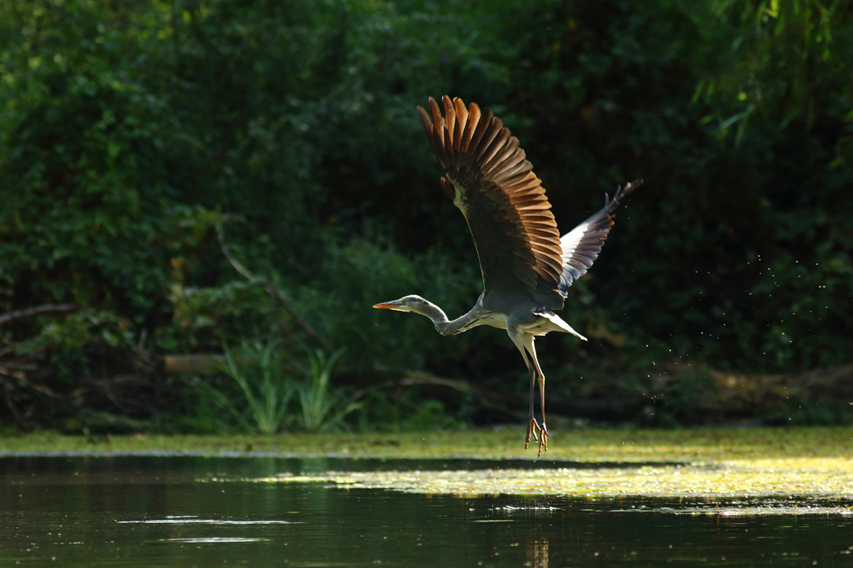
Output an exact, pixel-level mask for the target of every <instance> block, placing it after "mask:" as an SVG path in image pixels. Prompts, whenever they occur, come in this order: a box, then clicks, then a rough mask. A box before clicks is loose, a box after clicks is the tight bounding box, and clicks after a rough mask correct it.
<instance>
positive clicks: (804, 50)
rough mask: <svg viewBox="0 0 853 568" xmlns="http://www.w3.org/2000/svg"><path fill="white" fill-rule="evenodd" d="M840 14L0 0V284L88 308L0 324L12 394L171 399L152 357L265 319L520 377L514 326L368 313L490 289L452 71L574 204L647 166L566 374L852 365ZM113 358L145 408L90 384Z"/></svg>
mask: <svg viewBox="0 0 853 568" xmlns="http://www.w3.org/2000/svg"><path fill="white" fill-rule="evenodd" d="M851 20H853V9H851V8H850V7H848V6H847V5H846V4H845V3H830V2H821V1H819V0H805V1H803V0H801V1H793V0H791V1H785V0H779V1H775V0H774V1H769V2H757V1H751V2H742V3H732V2H728V1H723V0H705V1H703V2H688V1H686V0H685V1H678V0H654V1H653V0H647V1H646V0H644V1H641V2H630V1H628V0H604V1H600V0H597V1H594V0H578V1H574V2H565V1H557V0H540V1H537V2H532V3H531V2H529V1H525V2H521V1H520V0H511V1H507V2H504V3H502V5H501V9H500V10H496V9H495V5H494V3H487V2H464V3H463V2H458V1H453V0H444V1H436V2H423V1H417V0H408V1H399V2H386V3H371V2H346V1H344V0H323V1H318V2H302V1H297V0H289V1H263V0H258V1H254V2H249V3H247V2H237V1H236V0H184V1H180V2H176V3H172V4H163V3H160V2H153V1H144V0H138V1H134V2H126V3H114V2H107V1H105V0H41V1H36V2H29V1H28V2H24V1H21V0H7V1H6V2H4V3H3V4H2V6H1V7H0V22H2V23H0V28H2V29H0V74H2V75H0V101H2V108H0V197H2V203H3V205H2V208H0V286H2V292H3V297H2V300H0V301H2V303H3V306H4V308H5V310H6V311H7V312H14V311H16V310H21V309H26V308H30V307H34V306H43V305H50V304H63V305H64V304H76V305H78V306H80V307H82V308H83V311H82V314H84V315H80V314H78V315H74V316H65V315H64V314H65V312H64V311H63V312H60V313H59V314H57V313H45V314H42V315H40V316H36V317H28V318H25V317H19V318H15V319H11V320H9V321H7V322H6V323H5V324H4V325H3V326H2V327H0V332H2V334H0V360H2V361H3V364H2V365H0V366H3V367H4V369H6V370H7V372H6V374H4V375H2V377H0V380H2V381H3V383H4V385H5V389H6V393H7V395H6V396H7V406H8V407H9V408H10V409H11V412H13V413H18V415H16V417H17V418H18V419H19V421H21V420H22V418H21V416H20V415H21V414H25V413H27V412H29V413H30V418H29V419H32V420H35V421H38V419H39V418H45V419H47V418H46V417H47V413H48V410H47V409H48V408H52V409H53V410H52V412H58V413H59V414H60V415H62V414H63V412H67V411H68V410H67V409H73V408H80V407H85V406H94V407H98V408H105V409H108V410H111V411H119V412H121V413H125V414H128V415H132V416H135V417H139V418H146V417H150V416H151V415H153V414H156V413H157V412H166V413H168V412H170V408H171V411H174V407H170V405H173V404H177V403H175V402H174V401H176V400H179V399H180V398H181V395H180V393H179V392H177V391H181V390H182V388H183V387H182V386H181V383H179V382H177V383H176V382H173V381H172V380H167V379H165V378H164V377H163V375H162V370H161V369H160V368H158V366H157V365H156V364H154V363H152V361H155V360H156V355H157V354H158V353H159V354H162V353H187V352H210V351H220V350H221V349H222V342H223V341H224V342H227V343H232V344H233V343H238V342H240V341H244V340H252V341H254V340H256V339H264V338H267V337H285V338H287V340H286V341H285V342H284V343H285V344H290V345H291V348H292V349H293V353H294V355H293V356H298V353H304V352H305V349H304V348H303V347H302V344H306V345H311V346H312V347H311V349H313V348H314V347H316V346H318V345H322V346H323V347H324V348H327V349H329V350H335V349H338V348H345V349H346V351H345V353H346V355H345V358H344V360H343V361H342V362H341V364H339V368H340V369H344V370H347V369H348V371H346V372H348V373H349V374H350V380H352V381H355V382H361V383H364V382H365V381H370V380H371V377H372V376H373V374H374V373H375V372H376V370H377V369H380V370H381V369H389V368H390V369H427V370H430V371H432V372H434V373H437V374H440V375H443V376H454V377H465V378H469V379H472V380H474V381H492V382H493V384H498V382H499V381H503V380H505V379H509V382H507V384H508V385H510V386H509V387H508V388H512V389H513V390H514V389H515V385H519V386H521V385H522V383H523V381H524V380H525V378H524V376H523V375H524V374H523V373H522V372H521V370H522V367H521V363H520V361H519V360H518V356H517V353H515V351H514V348H513V347H512V346H511V344H509V342H508V341H507V340H506V338H505V335H504V334H503V332H498V331H486V330H478V331H476V332H474V333H470V334H466V335H464V336H460V337H457V338H453V339H447V338H441V337H439V336H437V335H436V334H435V333H434V331H433V330H432V327H431V326H430V325H429V324H428V322H426V321H425V320H422V319H421V318H413V317H407V316H403V315H400V314H388V313H372V311H371V310H370V309H369V307H370V305H371V304H372V303H375V302H377V301H382V300H389V299H393V298H396V297H399V296H402V295H404V294H406V293H419V294H422V295H424V296H427V297H429V298H431V299H433V300H435V301H437V302H438V303H439V304H441V305H443V306H444V307H445V309H446V310H447V311H448V313H449V314H450V315H451V316H453V315H457V314H460V313H462V312H463V311H464V310H466V309H467V308H468V307H469V306H470V304H471V303H472V302H473V301H474V299H475V298H476V296H477V294H478V291H479V286H480V284H479V282H478V271H477V266H476V256H475V253H474V249H473V246H472V244H471V240H470V236H469V235H468V234H467V228H466V226H465V223H464V222H463V221H462V218H461V216H460V215H459V213H458V211H456V210H455V209H454V208H453V207H452V205H451V204H450V203H448V202H447V201H446V200H445V199H444V197H443V195H442V193H441V191H439V189H438V186H437V183H436V177H437V174H438V171H437V168H436V167H435V163H434V159H433V157H432V156H431V154H430V151H429V148H428V145H427V144H426V141H425V139H424V137H423V134H422V132H421V130H420V124H419V121H418V120H417V117H416V115H415V114H414V112H413V107H414V105H415V104H424V103H425V101H426V98H427V97H428V96H440V95H442V94H444V93H449V94H452V95H459V96H462V97H463V98H464V99H465V100H466V101H468V100H472V101H476V102H479V103H480V104H481V105H483V106H490V107H492V108H493V109H494V110H495V112H496V113H497V114H498V115H499V116H502V117H503V118H504V120H505V123H506V124H507V125H508V126H510V127H511V128H512V129H513V132H514V134H516V135H517V136H519V138H520V139H521V141H522V145H523V147H524V148H525V150H526V151H527V153H528V156H529V157H530V159H531V161H533V163H534V165H535V167H536V172H537V173H538V175H539V176H540V177H542V178H543V180H544V181H545V185H546V187H547V188H548V191H549V197H550V199H551V202H552V204H553V206H554V211H555V214H556V216H557V219H558V222H559V223H560V225H561V228H562V229H564V230H568V229H570V228H571V226H572V223H573V222H574V221H578V220H581V219H582V218H583V217H584V216H585V215H586V214H588V213H589V212H590V211H592V210H594V209H595V208H597V207H599V206H600V203H601V199H602V194H603V192H604V191H612V190H613V188H614V187H615V185H616V184H619V183H624V182H626V181H629V180H630V179H633V178H636V177H644V178H645V180H646V186H645V187H644V188H643V189H642V190H641V191H640V192H638V193H636V194H634V195H632V196H631V198H630V200H629V201H628V203H627V204H626V206H625V207H624V208H623V209H622V210H621V211H620V212H619V215H618V220H617V223H618V224H617V227H616V229H615V230H614V231H613V233H612V235H611V237H610V241H609V243H608V245H607V247H606V248H605V251H604V253H603V255H602V257H601V259H600V260H599V261H598V263H597V264H596V266H595V269H594V270H593V271H592V272H591V273H590V274H589V275H588V276H587V277H586V278H585V279H584V280H582V281H581V282H580V283H579V284H578V285H577V286H576V288H575V289H574V290H572V291H571V294H570V298H569V302H568V305H567V312H568V317H569V318H570V320H571V321H572V323H573V325H575V327H577V328H578V329H580V330H582V331H586V333H587V335H589V336H590V337H592V338H593V339H595V341H592V342H590V344H584V345H578V344H577V342H575V341H574V340H571V339H565V338H551V337H549V338H548V340H547V342H546V348H544V349H542V350H541V351H542V352H543V353H544V357H545V358H546V359H548V361H547V364H548V365H549V368H550V369H553V371H551V373H550V375H551V377H556V378H559V377H564V376H565V377H574V376H575V375H576V374H577V369H578V368H584V367H594V366H596V365H598V364H599V363H600V362H602V361H610V362H613V361H614V360H618V361H619V363H618V365H617V366H618V367H620V368H623V369H624V368H630V367H632V366H633V367H642V366H643V365H645V364H646V363H650V362H651V361H658V362H661V361H663V362H666V361H672V360H676V359H680V360H688V361H700V362H707V363H708V364H710V365H711V366H712V367H717V368H720V367H732V368H739V369H748V370H753V371H788V370H801V369H810V368H817V367H822V366H829V365H837V364H841V363H844V362H847V361H850V355H849V353H850V351H851V347H853V339H851V338H853V323H851V322H853V308H851V303H850V298H851V297H853V263H851V253H853V221H851V219H853V202H851V200H850V198H849V195H847V194H848V193H849V188H850V187H851V184H853V167H851V165H853V164H851V161H853V124H851V123H853V115H851V110H850V109H851V108H853V105H851V99H853V95H851V93H853V63H851V62H853V21H851ZM217 226H219V227H220V229H221V230H222V233H223V235H224V236H225V243H226V246H227V250H228V251H230V254H232V255H233V260H234V262H239V263H242V265H243V266H245V267H246V268H247V269H248V270H250V271H251V272H252V275H251V276H252V277H251V278H246V275H245V274H240V273H239V272H238V271H237V270H235V267H234V265H233V263H232V262H230V261H229V259H227V258H226V256H225V255H224V254H223V250H222V247H221V243H220V241H219V239H218V238H217V230H216V229H215V228H216V227H217ZM271 287H272V288H274V289H275V290H277V291H278V293H279V294H281V296H280V298H279V301H276V300H275V299H274V298H273V297H272V296H270V295H269V294H268V293H267V290H268V289H270V288H271ZM86 322H88V323H86ZM98 346H100V347H98ZM104 346H107V347H110V346H111V348H112V349H114V350H115V349H117V350H120V351H121V352H122V353H132V354H135V355H134V356H130V357H118V358H117V360H116V361H114V362H113V363H111V364H109V365H104V364H103V361H104V356H103V353H104V348H105V347H104ZM152 354H153V355H152ZM134 357H136V359H134ZM152 357H153V359H152ZM121 360H125V361H128V363H127V366H126V368H122V367H121V364H120V363H121ZM131 360H134V361H135V362H133V363H130V362H129V361H131ZM140 361H141V363H140ZM516 371H518V372H516ZM127 373H131V374H134V376H138V377H140V380H144V381H148V382H149V383H150V384H153V385H157V388H154V389H153V391H152V392H153V393H155V394H152V395H151V397H152V400H159V401H160V403H159V406H158V403H157V402H151V404H147V405H138V406H133V407H130V406H127V405H124V406H118V408H116V405H112V406H111V403H110V400H115V399H116V397H115V396H112V395H110V396H104V393H103V390H100V391H99V390H98V387H97V386H91V388H89V389H88V390H87V389H83V390H80V385H81V384H90V385H98V384H102V383H103V381H104V380H106V379H109V378H110V377H114V376H116V375H122V374H127ZM99 381H100V382H99ZM552 384H553V382H552ZM45 389H47V391H46V390H45ZM75 389H76V390H75ZM46 392H49V393H51V394H45V393H46ZM74 393H77V394H76V395H75V394H74ZM98 393H100V394H98ZM156 393H160V394H156ZM163 393H166V394H163ZM158 397H159V398H158ZM58 398H61V399H62V400H63V401H64V403H65V405H66V406H64V407H63V408H66V410H60V411H57V410H56V407H55V406H54V405H53V404H52V403H53V402H55V400H56V399H58Z"/></svg>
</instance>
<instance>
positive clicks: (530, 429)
mask: <svg viewBox="0 0 853 568" xmlns="http://www.w3.org/2000/svg"><path fill="white" fill-rule="evenodd" d="M541 431H542V428H540V427H539V423H538V422H536V419H535V418H533V417H532V416H531V417H530V424H528V425H527V436H525V438H524V449H525V450H526V449H527V446H528V445H529V444H530V437H531V436H533V441H534V442H539V447H540V450H539V453H540V455H541V454H542V450H541V447H542V436H540V435H539V434H538V432H541Z"/></svg>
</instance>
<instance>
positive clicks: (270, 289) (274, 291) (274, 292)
mask: <svg viewBox="0 0 853 568" xmlns="http://www.w3.org/2000/svg"><path fill="white" fill-rule="evenodd" d="M216 235H217V237H218V238H219V248H221V249H222V254H224V255H225V258H227V259H228V262H230V263H231V266H233V267H234V270H236V271H237V272H239V273H240V274H242V275H243V276H244V277H245V278H246V279H247V280H249V281H250V282H252V283H257V284H260V285H261V286H263V287H264V290H266V291H267V293H268V294H269V295H270V296H272V297H273V298H275V299H276V300H277V301H278V303H279V304H281V306H282V307H283V308H284V309H285V311H286V312H287V313H288V314H290V317H292V318H293V321H294V322H296V324H297V325H298V326H299V327H301V328H302V329H303V330H304V331H305V333H307V334H308V335H310V336H311V337H313V338H314V339H316V340H317V341H318V342H319V343H320V345H322V346H323V348H324V349H327V350H328V349H329V346H328V345H327V344H326V342H325V340H323V338H322V337H320V335H319V334H318V333H317V331H316V330H315V329H314V328H313V327H312V326H311V324H309V323H308V322H306V321H305V320H303V319H302V318H301V317H299V314H298V313H297V312H296V309H295V308H294V307H293V304H291V303H290V301H289V300H288V299H287V298H285V297H284V294H282V292H281V290H279V288H278V286H276V285H275V284H274V283H273V282H270V281H269V280H265V279H263V278H258V277H257V276H255V275H254V274H252V272H250V271H249V269H247V268H246V267H245V266H243V265H242V264H240V261H238V260H237V259H236V258H234V256H233V255H232V254H231V251H229V250H228V245H227V244H226V243H225V229H224V228H223V226H222V223H221V222H219V223H216Z"/></svg>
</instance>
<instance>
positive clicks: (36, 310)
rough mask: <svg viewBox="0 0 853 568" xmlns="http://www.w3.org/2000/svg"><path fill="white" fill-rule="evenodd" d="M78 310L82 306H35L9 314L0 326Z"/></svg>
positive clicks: (0, 317) (1, 319)
mask: <svg viewBox="0 0 853 568" xmlns="http://www.w3.org/2000/svg"><path fill="white" fill-rule="evenodd" d="M78 309H80V306H79V305H78V304H46V305H44V306H35V307H32V308H25V309H23V310H15V311H14V312H7V313H5V314H3V315H2V316H0V325H3V324H4V323H8V322H10V321H12V320H16V319H21V318H28V317H30V316H35V315H38V314H45V313H50V312H71V311H74V310H78Z"/></svg>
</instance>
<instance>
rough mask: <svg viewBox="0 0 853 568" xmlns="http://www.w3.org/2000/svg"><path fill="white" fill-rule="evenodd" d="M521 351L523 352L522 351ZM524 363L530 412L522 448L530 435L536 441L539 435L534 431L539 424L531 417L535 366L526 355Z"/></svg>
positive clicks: (537, 428)
mask: <svg viewBox="0 0 853 568" xmlns="http://www.w3.org/2000/svg"><path fill="white" fill-rule="evenodd" d="M522 353H524V352H523V351H522ZM524 359H525V361H524V362H525V363H527V370H528V371H529V372H530V412H528V414H527V436H525V438H524V449H525V450H526V449H527V446H528V445H529V444H530V437H531V436H533V440H534V441H536V442H538V441H539V436H538V435H537V433H536V431H537V430H540V428H539V424H537V423H536V419H535V418H534V417H533V385H534V384H536V368H535V367H534V366H533V365H531V364H530V363H528V362H527V357H525V358H524Z"/></svg>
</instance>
